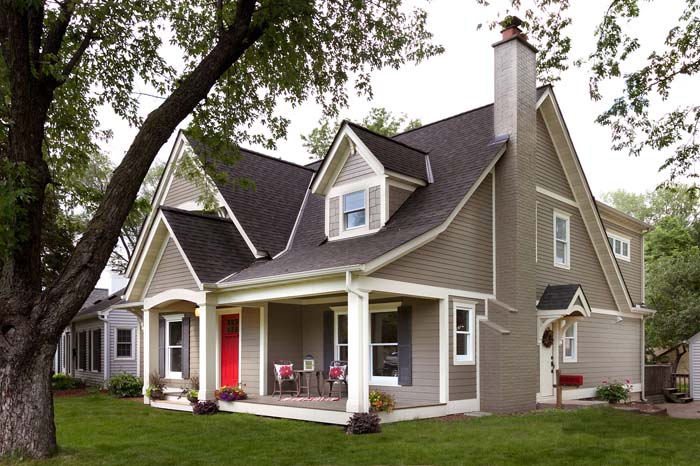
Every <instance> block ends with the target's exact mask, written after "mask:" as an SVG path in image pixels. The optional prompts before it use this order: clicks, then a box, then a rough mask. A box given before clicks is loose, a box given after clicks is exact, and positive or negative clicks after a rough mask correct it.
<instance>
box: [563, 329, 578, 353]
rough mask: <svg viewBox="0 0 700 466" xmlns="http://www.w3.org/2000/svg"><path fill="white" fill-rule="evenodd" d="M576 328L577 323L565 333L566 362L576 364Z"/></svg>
mask: <svg viewBox="0 0 700 466" xmlns="http://www.w3.org/2000/svg"><path fill="white" fill-rule="evenodd" d="M576 326H577V323H574V324H573V325H570V326H569V328H567V329H566V332H564V362H576V351H577V350H578V348H577V347H576V346H577V345H576V333H577V328H576Z"/></svg>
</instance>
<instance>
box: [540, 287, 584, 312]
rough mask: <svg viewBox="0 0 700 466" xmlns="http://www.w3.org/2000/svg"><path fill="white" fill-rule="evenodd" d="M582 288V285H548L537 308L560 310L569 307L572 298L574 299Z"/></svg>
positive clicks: (541, 309)
mask: <svg viewBox="0 0 700 466" xmlns="http://www.w3.org/2000/svg"><path fill="white" fill-rule="evenodd" d="M579 288H581V285H576V284H571V285H547V288H545V289H544V292H543V293H542V297H541V298H540V301H539V303H537V309H539V310H540V311H558V310H561V309H567V308H568V307H569V304H571V300H572V299H574V296H575V295H576V292H577V291H578V290H579Z"/></svg>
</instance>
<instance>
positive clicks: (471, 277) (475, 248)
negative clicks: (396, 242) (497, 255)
mask: <svg viewBox="0 0 700 466" xmlns="http://www.w3.org/2000/svg"><path fill="white" fill-rule="evenodd" d="M492 176H493V175H488V176H487V177H486V178H485V179H484V181H483V182H482V183H481V185H480V186H479V187H478V188H477V189H476V191H474V194H473V195H472V196H471V198H470V199H469V200H468V201H467V203H466V204H465V205H464V207H462V209H461V210H460V211H459V213H458V214H457V216H456V217H455V218H454V220H453V221H452V223H451V224H450V225H449V226H448V227H447V229H445V231H444V232H442V233H440V234H439V235H438V236H437V238H435V239H434V240H432V241H431V242H430V243H428V244H426V245H425V246H422V247H420V248H418V249H417V250H415V251H413V252H411V253H409V254H406V255H405V256H403V257H401V258H399V259H397V260H395V261H394V262H392V263H390V264H388V265H386V266H384V267H382V268H381V269H379V270H377V271H376V272H374V273H372V274H371V276H373V277H377V278H387V279H391V280H399V281H405V282H412V283H420V284H424V285H432V286H440V287H451V288H457V289H462V290H469V291H475V292H482V293H492V292H493V233H492V228H493V216H492V214H493V206H492V200H493V197H492Z"/></svg>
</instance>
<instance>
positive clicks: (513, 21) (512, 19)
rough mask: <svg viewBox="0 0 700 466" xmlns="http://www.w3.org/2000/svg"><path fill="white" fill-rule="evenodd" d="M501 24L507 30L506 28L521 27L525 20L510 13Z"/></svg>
mask: <svg viewBox="0 0 700 466" xmlns="http://www.w3.org/2000/svg"><path fill="white" fill-rule="evenodd" d="M499 24H500V25H501V27H502V28H503V30H504V31H505V30H506V29H510V28H512V27H516V28H518V29H520V26H521V25H523V24H525V22H524V21H523V20H522V19H520V18H518V17H517V16H512V15H508V16H506V17H505V18H503V21H501V22H500V23H499Z"/></svg>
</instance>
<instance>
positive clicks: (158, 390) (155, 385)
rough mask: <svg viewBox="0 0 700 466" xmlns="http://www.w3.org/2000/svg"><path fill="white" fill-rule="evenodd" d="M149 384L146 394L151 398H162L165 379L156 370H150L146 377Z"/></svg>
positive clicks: (163, 397) (163, 396)
mask: <svg viewBox="0 0 700 466" xmlns="http://www.w3.org/2000/svg"><path fill="white" fill-rule="evenodd" d="M148 381H149V382H150V385H149V386H148V388H147V389H146V396H147V397H148V398H150V399H152V400H163V399H165V393H163V390H165V381H164V380H163V378H162V377H161V376H160V374H159V373H158V371H153V372H151V375H150V376H149V378H148Z"/></svg>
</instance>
